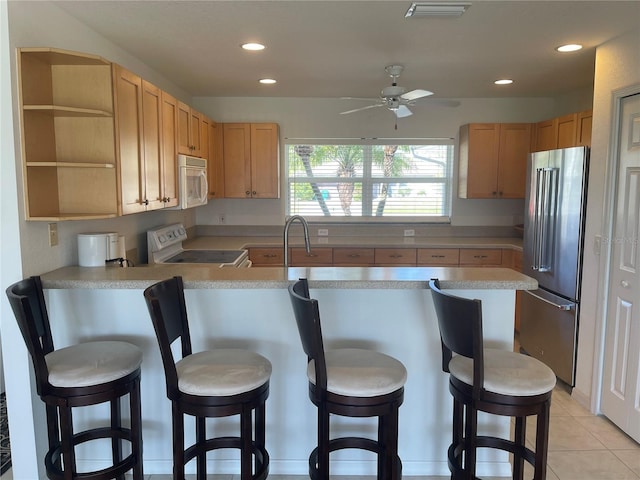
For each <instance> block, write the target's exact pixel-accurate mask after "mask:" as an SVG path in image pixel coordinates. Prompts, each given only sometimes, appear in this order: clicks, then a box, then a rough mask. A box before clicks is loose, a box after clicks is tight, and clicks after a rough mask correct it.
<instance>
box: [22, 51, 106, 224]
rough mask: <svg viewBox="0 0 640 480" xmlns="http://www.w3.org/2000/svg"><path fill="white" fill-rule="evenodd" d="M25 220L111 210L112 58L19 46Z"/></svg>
mask: <svg viewBox="0 0 640 480" xmlns="http://www.w3.org/2000/svg"><path fill="white" fill-rule="evenodd" d="M18 72H19V86H20V111H21V124H22V155H23V176H24V195H25V210H26V218H27V220H48V221H51V220H54V221H55V220H74V219H94V218H109V217H115V216H116V215H117V214H118V201H117V179H116V170H117V169H116V152H115V146H114V136H115V133H114V115H113V112H114V110H113V108H114V102H113V93H112V91H113V90H112V74H111V63H110V62H108V61H106V60H105V59H103V58H101V57H98V56H95V55H88V54H83V53H76V52H70V51H66V50H60V49H55V48H21V49H18Z"/></svg>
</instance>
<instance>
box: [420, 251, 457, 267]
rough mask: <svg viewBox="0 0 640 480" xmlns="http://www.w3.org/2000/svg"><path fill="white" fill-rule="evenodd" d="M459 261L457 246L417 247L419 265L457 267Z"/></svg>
mask: <svg viewBox="0 0 640 480" xmlns="http://www.w3.org/2000/svg"><path fill="white" fill-rule="evenodd" d="M459 263H460V249H459V248H419V249H418V257H417V264H418V266H419V267H430V266H438V267H457V266H458V264H459Z"/></svg>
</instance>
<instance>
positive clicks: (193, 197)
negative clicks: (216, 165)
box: [175, 155, 209, 209]
mask: <svg viewBox="0 0 640 480" xmlns="http://www.w3.org/2000/svg"><path fill="white" fill-rule="evenodd" d="M208 192H209V185H208V183H207V160H206V159H204V158H198V157H190V156H189V155H178V206H177V207H175V208H177V209H185V208H192V207H199V206H201V205H206V204H207V195H208Z"/></svg>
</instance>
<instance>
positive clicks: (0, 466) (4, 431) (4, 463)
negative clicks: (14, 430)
mask: <svg viewBox="0 0 640 480" xmlns="http://www.w3.org/2000/svg"><path fill="white" fill-rule="evenodd" d="M10 468H11V444H10V443H9V419H8V418H7V397H6V395H5V394H4V393H2V394H0V475H2V474H3V473H4V472H6V471H7V470H9V469H10Z"/></svg>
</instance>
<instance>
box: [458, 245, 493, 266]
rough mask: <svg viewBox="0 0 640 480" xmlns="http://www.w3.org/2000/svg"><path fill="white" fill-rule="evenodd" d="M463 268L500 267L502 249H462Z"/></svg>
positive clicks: (461, 260) (461, 264)
mask: <svg viewBox="0 0 640 480" xmlns="http://www.w3.org/2000/svg"><path fill="white" fill-rule="evenodd" d="M460 266H461V267H500V266H502V249H500V248H461V249H460Z"/></svg>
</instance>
